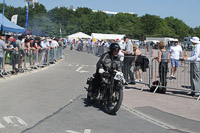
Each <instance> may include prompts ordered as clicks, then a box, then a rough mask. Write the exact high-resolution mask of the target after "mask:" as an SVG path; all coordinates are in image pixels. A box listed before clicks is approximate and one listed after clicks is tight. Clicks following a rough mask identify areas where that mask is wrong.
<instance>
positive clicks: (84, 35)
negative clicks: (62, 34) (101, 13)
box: [67, 32, 91, 40]
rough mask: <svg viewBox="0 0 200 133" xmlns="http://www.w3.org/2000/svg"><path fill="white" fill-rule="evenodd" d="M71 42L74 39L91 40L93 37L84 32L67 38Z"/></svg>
mask: <svg viewBox="0 0 200 133" xmlns="http://www.w3.org/2000/svg"><path fill="white" fill-rule="evenodd" d="M67 37H68V39H69V40H71V39H74V38H91V36H89V35H87V34H85V33H83V32H78V33H75V34H72V35H69V36H67Z"/></svg>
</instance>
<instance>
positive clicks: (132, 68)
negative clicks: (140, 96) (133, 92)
mask: <svg viewBox="0 0 200 133" xmlns="http://www.w3.org/2000/svg"><path fill="white" fill-rule="evenodd" d="M121 64H122V72H123V74H124V78H125V80H126V81H127V82H130V83H137V84H143V85H144V86H143V87H142V88H141V91H142V90H144V89H145V87H150V71H151V69H150V60H149V58H147V56H144V55H141V56H132V55H130V56H128V55H125V56H124V60H123V62H122V61H121Z"/></svg>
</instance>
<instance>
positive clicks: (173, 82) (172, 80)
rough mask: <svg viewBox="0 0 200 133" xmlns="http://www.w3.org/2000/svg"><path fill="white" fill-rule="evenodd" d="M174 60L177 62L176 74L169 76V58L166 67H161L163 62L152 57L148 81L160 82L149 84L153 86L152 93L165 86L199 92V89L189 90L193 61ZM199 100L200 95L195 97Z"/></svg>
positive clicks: (199, 63) (166, 87)
mask: <svg viewBox="0 0 200 133" xmlns="http://www.w3.org/2000/svg"><path fill="white" fill-rule="evenodd" d="M167 61H168V59H167ZM167 61H166V62H167ZM175 61H178V62H179V67H178V68H177V70H176V74H175V75H174V76H171V67H172V66H171V60H169V63H167V66H168V67H167V68H166V67H161V65H163V64H160V63H158V61H157V59H155V58H154V59H152V65H151V77H150V83H153V82H154V81H159V82H160V84H150V86H151V87H152V86H154V87H155V90H154V91H153V93H155V92H156V91H157V90H158V89H159V88H165V89H175V90H181V91H186V92H191V93H199V94H200V90H199V91H198V92H196V91H194V90H191V80H190V77H193V76H195V75H194V74H193V73H192V74H191V73H190V72H191V71H193V70H192V69H191V68H190V66H191V65H192V63H194V62H191V61H180V60H175ZM195 63H197V64H198V65H199V68H200V62H195ZM159 65H160V66H159ZM197 78H199V80H200V77H197ZM199 100H200V96H199V97H198V98H197V101H199Z"/></svg>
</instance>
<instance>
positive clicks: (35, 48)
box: [30, 38, 38, 69]
mask: <svg viewBox="0 0 200 133" xmlns="http://www.w3.org/2000/svg"><path fill="white" fill-rule="evenodd" d="M30 47H31V49H32V50H33V53H32V54H33V68H34V69H36V66H35V65H36V63H37V54H38V46H37V43H36V41H35V40H34V39H32V38H30Z"/></svg>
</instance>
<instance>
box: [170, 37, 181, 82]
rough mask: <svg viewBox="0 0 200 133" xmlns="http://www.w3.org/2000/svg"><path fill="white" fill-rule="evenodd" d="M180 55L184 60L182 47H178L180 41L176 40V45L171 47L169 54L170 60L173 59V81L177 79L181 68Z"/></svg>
mask: <svg viewBox="0 0 200 133" xmlns="http://www.w3.org/2000/svg"><path fill="white" fill-rule="evenodd" d="M180 54H181V56H182V58H183V59H184V56H183V50H182V47H181V46H180V45H178V39H175V40H174V45H173V46H171V47H170V50H169V54H168V59H171V66H172V68H171V78H172V79H176V77H175V74H176V71H177V69H178V67H179V59H180V57H179V55H180Z"/></svg>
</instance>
